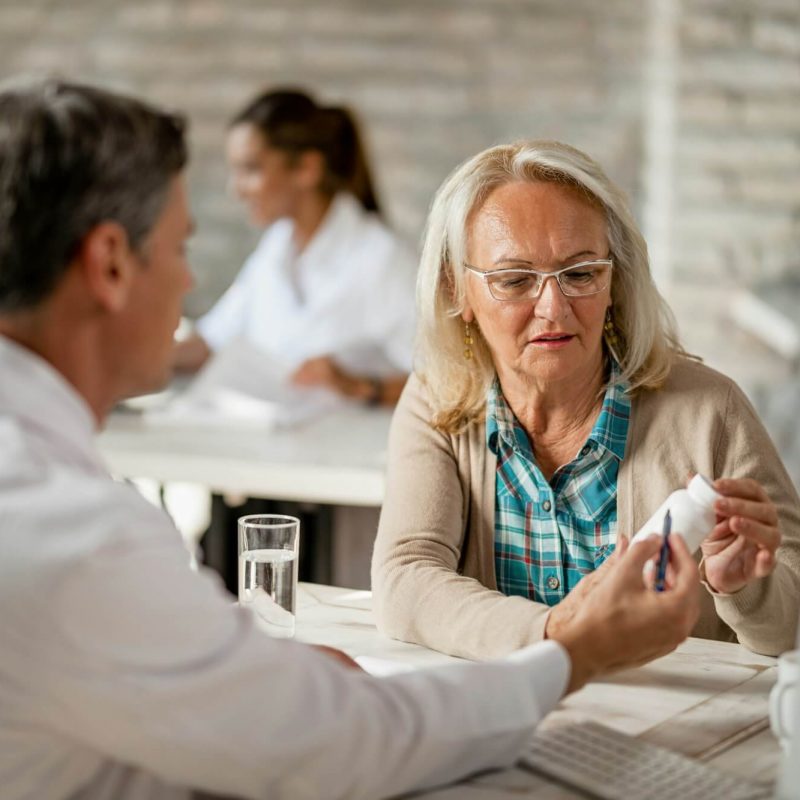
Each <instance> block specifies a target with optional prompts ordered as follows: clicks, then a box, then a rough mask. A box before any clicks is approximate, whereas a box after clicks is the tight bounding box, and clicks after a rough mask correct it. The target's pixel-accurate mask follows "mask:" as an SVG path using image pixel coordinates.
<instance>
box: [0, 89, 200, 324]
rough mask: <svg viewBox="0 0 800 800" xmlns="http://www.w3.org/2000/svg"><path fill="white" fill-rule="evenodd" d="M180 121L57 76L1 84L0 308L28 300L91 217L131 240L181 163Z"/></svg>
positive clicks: (149, 223)
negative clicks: (113, 224) (114, 224)
mask: <svg viewBox="0 0 800 800" xmlns="http://www.w3.org/2000/svg"><path fill="white" fill-rule="evenodd" d="M184 127H185V125H184V121H183V119H182V118H181V117H177V116H174V115H171V114H167V113H164V112H162V111H159V110H158V109H156V108H154V107H152V106H149V105H147V104H145V103H142V102H140V101H138V100H134V99H132V98H128V97H124V96H122V95H119V94H115V93H112V92H109V91H106V90H103V89H99V88H96V87H92V86H85V85H81V84H77V83H70V82H65V81H60V80H55V79H38V80H16V81H13V82H7V83H4V84H2V85H0V311H18V310H24V309H27V308H32V307H34V306H36V305H37V304H38V303H40V302H41V301H42V300H44V299H45V298H46V297H47V296H48V295H49V294H50V293H51V292H52V291H53V289H54V288H55V286H56V285H57V284H58V282H59V281H60V279H61V277H62V276H63V274H64V272H65V270H66V269H67V267H68V265H69V263H70V261H71V260H72V258H73V257H74V255H75V253H76V251H77V249H78V247H79V246H80V243H81V241H82V240H83V238H84V237H85V236H86V234H87V233H88V232H89V231H90V230H91V229H92V228H93V227H95V226H96V225H98V224H99V223H101V222H105V221H114V222H117V223H119V224H120V225H121V226H122V227H123V228H124V229H125V231H126V233H127V236H128V240H129V244H130V246H131V248H132V249H134V250H136V249H139V248H140V247H141V245H142V242H143V240H144V239H145V237H146V236H147V234H148V232H149V231H150V229H151V228H152V227H153V225H154V224H155V222H156V220H157V219H158V216H159V214H160V212H161V210H162V208H163V205H164V202H165V200H166V193H167V189H168V186H169V183H170V181H171V179H172V178H173V177H174V176H175V175H176V174H177V173H179V172H180V170H181V169H183V167H184V166H185V164H186V160H187V153H186V144H185V140H184Z"/></svg>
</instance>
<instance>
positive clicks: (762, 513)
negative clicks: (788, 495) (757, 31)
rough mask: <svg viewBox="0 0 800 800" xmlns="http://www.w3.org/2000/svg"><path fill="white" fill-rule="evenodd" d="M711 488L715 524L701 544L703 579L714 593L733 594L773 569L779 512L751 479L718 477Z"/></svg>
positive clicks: (779, 538)
mask: <svg viewBox="0 0 800 800" xmlns="http://www.w3.org/2000/svg"><path fill="white" fill-rule="evenodd" d="M714 488H715V489H716V490H717V491H718V492H719V493H720V494H721V495H724V497H723V499H721V500H717V502H716V503H715V504H714V510H715V511H716V512H717V524H716V526H715V527H714V530H713V531H712V532H711V534H710V535H709V536H708V538H707V539H706V540H705V541H704V542H703V544H702V545H701V549H702V551H703V555H704V556H705V560H704V562H703V567H704V569H705V578H706V581H707V582H708V584H709V586H710V587H711V588H712V589H713V590H714V591H715V592H722V593H725V594H732V593H733V592H738V591H739V589H742V588H743V587H744V586H746V585H747V584H748V583H750V582H751V581H754V580H758V579H759V578H765V577H766V576H767V575H769V574H770V573H771V572H772V570H773V569H775V551H776V550H777V549H778V547H779V546H780V543H781V532H780V531H779V530H778V511H777V509H776V508H775V505H774V503H773V502H772V501H771V500H770V499H769V497H768V496H767V493H766V492H765V491H764V489H763V487H762V486H761V484H760V483H758V482H757V481H754V480H751V479H750V478H741V479H733V478H721V479H720V480H717V481H714Z"/></svg>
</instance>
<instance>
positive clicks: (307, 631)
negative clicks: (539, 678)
mask: <svg viewBox="0 0 800 800" xmlns="http://www.w3.org/2000/svg"><path fill="white" fill-rule="evenodd" d="M371 604H372V601H371V594H370V592H367V591H354V590H348V589H339V588H335V587H331V586H319V585H315V584H301V585H300V589H299V592H298V613H297V634H296V636H297V639H299V640H301V641H305V642H312V643H315V644H327V645H330V646H332V647H338V648H339V649H341V650H344V651H345V652H347V653H348V654H349V655H351V656H361V655H368V656H373V657H376V658H381V659H384V660H389V661H399V662H403V663H407V664H412V665H414V666H418V667H425V666H433V665H437V664H445V663H449V662H456V661H458V659H454V658H452V657H450V656H446V655H442V654H441V653H436V652H434V651H432V650H427V649H426V648H424V647H418V646H416V645H410V644H405V643H403V642H396V641H393V640H391V639H388V638H386V637H384V636H382V635H381V634H379V633H378V631H377V630H376V628H375V624H374V622H373V619H372V611H371ZM775 680H776V668H775V659H773V658H767V657H765V656H759V655H755V654H754V653H751V652H750V651H749V650H746V649H745V648H744V647H741V646H740V645H733V644H727V643H723V642H711V641H706V640H703V639H689V640H688V641H687V642H685V643H684V644H683V645H682V646H681V647H679V648H678V650H677V651H676V652H674V653H672V654H671V655H668V656H666V657H664V658H661V659H659V660H657V661H654V662H653V663H651V664H648V665H647V666H645V667H640V668H638V669H634V670H628V671H625V672H620V673H617V674H615V675H613V676H610V677H608V678H606V679H604V680H601V681H597V682H595V683H592V684H590V685H589V686H587V687H585V688H584V689H582V690H581V691H580V692H576V693H575V694H573V695H571V696H570V697H568V698H567V699H566V700H565V701H564V702H562V703H561V704H560V705H559V706H558V708H557V709H556V710H555V711H554V712H553V713H552V714H550V715H549V716H548V717H547V719H546V720H545V721H544V723H543V725H545V726H553V725H559V724H564V722H567V721H572V720H580V719H592V720H595V721H597V722H600V723H602V724H603V725H607V726H609V727H611V728H615V729H617V730H619V731H622V732H624V733H627V734H630V735H633V736H637V737H640V738H642V739H645V740H647V741H649V742H652V743H653V744H658V745H661V746H663V747H667V748H669V749H671V750H675V751H677V752H680V753H683V754H684V755H687V756H690V757H691V758H697V759H700V760H702V761H705V762H708V763H710V764H712V765H714V766H715V767H717V768H718V769H721V770H723V771H725V772H730V773H733V774H736V775H741V776H743V777H746V778H748V779H749V780H757V781H773V780H774V779H775V777H776V775H777V770H778V763H779V760H780V748H779V746H778V743H777V741H776V740H775V738H774V737H773V736H772V734H771V733H770V731H769V723H768V711H767V697H768V694H769V690H770V689H771V687H772V685H773V684H774V682H775ZM520 795H524V796H525V797H535V798H548V800H555V799H556V798H577V797H583V795H578V794H574V793H572V792H571V791H569V790H567V789H565V788H563V787H561V786H558V785H555V784H551V783H549V782H548V781H546V780H544V779H543V778H539V777H536V776H534V775H532V774H529V773H527V772H523V771H522V770H516V769H512V770H504V771H502V772H495V773H490V774H486V775H482V776H479V777H476V778H473V779H471V780H469V781H467V782H465V783H462V784H459V785H458V786H453V787H449V788H446V789H441V790H438V791H435V792H432V793H427V794H425V797H426V798H435V799H436V800H461V799H462V798H467V800H491V799H492V798H498V799H499V798H510V797H512V796H520Z"/></svg>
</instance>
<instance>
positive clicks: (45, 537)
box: [0, 81, 698, 800]
mask: <svg viewBox="0 0 800 800" xmlns="http://www.w3.org/2000/svg"><path fill="white" fill-rule="evenodd" d="M182 128H183V124H182V122H181V121H180V120H179V119H177V118H175V117H172V116H169V115H166V114H163V113H161V112H159V111H157V110H155V109H153V108H150V107H148V106H145V105H143V104H141V103H139V102H137V101H134V100H131V99H126V98H123V97H120V96H116V95H112V94H109V93H106V92H103V91H100V90H97V89H92V88H90V87H85V86H78V85H74V84H68V83H62V82H56V81H45V82H35V83H27V84H12V85H8V86H6V87H5V88H4V89H2V90H0V608H2V613H1V614H0V787H2V791H1V792H0V793H1V794H2V797H3V798H4V800H21V798H36V800H50V799H52V800H58V799H60V798H73V800H75V799H78V798H92V799H93V800H96V799H98V798H102V799H103V800H105V799H106V798H108V800H110V799H111V798H115V800H120V799H122V800H144V798H185V797H187V796H188V795H189V793H190V791H191V790H192V789H198V790H204V791H206V792H212V793H218V794H232V795H235V796H237V797H245V798H266V797H270V798H293V799H296V798H323V797H324V798H339V797H365V798H366V797H383V796H390V795H395V794H397V793H399V792H402V791H406V790H410V789H412V788H419V787H425V786H432V785H436V784H441V783H445V782H449V781H452V780H455V779H457V778H459V777H461V776H463V775H466V774H469V773H471V772H474V771H477V770H480V769H485V768H488V767H499V766H504V765H508V764H511V763H513V762H514V760H515V759H516V758H517V757H518V755H519V754H520V753H521V752H522V750H523V749H524V746H525V742H526V738H527V736H528V734H529V732H530V730H531V728H532V727H533V726H534V725H535V724H536V723H537V722H538V721H539V720H540V719H541V717H542V716H543V715H545V714H546V713H547V712H548V711H549V710H550V709H551V708H552V707H553V706H554V705H555V703H556V702H557V701H558V700H559V698H560V697H561V696H562V695H563V694H564V692H565V691H570V690H573V689H576V688H579V687H580V686H581V685H583V683H585V681H586V680H588V679H589V678H590V677H592V676H593V675H595V674H597V673H598V672H600V671H603V670H606V669H609V668H611V667H616V666H623V665H629V664H632V663H636V662H640V661H645V660H648V659H650V658H653V657H655V656H657V655H660V654H662V653H665V652H667V651H669V650H671V649H672V648H673V647H674V646H675V645H676V644H677V643H678V642H679V641H681V640H682V639H683V638H684V637H685V636H686V635H687V634H688V631H689V630H690V629H691V627H692V625H693V623H694V620H695V619H696V616H697V612H698V609H697V597H698V592H697V582H698V577H697V570H696V567H695V565H694V562H693V561H692V559H691V558H690V557H689V554H688V553H687V552H686V549H685V547H684V546H683V545H682V544H681V542H680V541H677V542H676V545H675V548H674V556H673V564H672V566H673V571H674V578H673V588H672V590H671V591H668V592H664V593H661V594H657V593H655V592H652V591H649V590H647V589H646V588H645V587H644V585H643V583H642V578H641V575H642V567H643V566H644V564H645V562H646V561H647V560H648V559H649V558H651V557H652V556H653V555H654V554H655V553H656V552H657V550H658V547H659V545H658V542H657V541H652V542H647V543H645V544H643V545H637V546H636V547H633V548H631V549H630V550H629V551H628V552H627V554H625V555H621V556H615V558H614V559H613V561H612V563H611V565H610V566H609V567H607V568H606V569H605V573H604V578H603V579H602V580H596V581H595V582H594V583H593V584H592V587H593V588H592V602H590V603H589V602H584V603H582V604H580V605H578V604H577V603H576V606H575V616H574V621H573V624H572V625H571V626H570V625H567V626H566V630H565V632H564V633H563V635H562V636H561V639H560V641H559V642H555V641H550V642H545V643H543V644H540V645H537V646H534V647H530V648H527V649H525V650H521V651H519V652H517V653H514V654H513V655H511V656H509V657H508V659H507V660H505V661H502V662H496V663H486V664H465V665H464V666H463V667H462V666H459V667H451V668H446V669H441V670H432V671H428V672H419V673H410V674H403V675H397V676H393V677H391V678H384V679H377V678H372V677H370V676H368V675H366V674H364V673H362V672H360V671H358V670H356V669H353V668H351V667H350V666H348V665H347V663H346V657H344V656H337V655H336V654H331V653H325V652H322V651H320V650H316V649H314V648H311V647H308V646H304V645H300V644H297V643H293V642H286V641H275V640H271V639H269V638H268V637H266V636H265V635H264V634H263V633H261V632H259V631H258V630H256V629H255V627H254V625H253V622H252V620H251V618H250V616H249V615H248V613H247V612H245V611H243V610H241V609H239V608H236V607H234V606H233V605H232V604H231V603H230V601H229V598H228V597H227V595H225V593H224V592H223V590H222V589H221V587H220V585H219V583H218V581H217V579H216V578H213V577H211V575H209V574H207V573H202V574H200V575H197V574H195V573H192V572H190V571H189V569H188V567H187V558H186V554H185V552H184V550H183V549H182V545H181V542H180V539H179V537H178V535H177V534H176V532H175V531H174V529H173V528H172V526H171V524H170V523H169V521H168V520H167V519H166V518H165V517H164V516H163V515H162V514H161V513H160V512H159V511H158V510H157V509H155V508H153V507H151V506H150V505H148V504H147V503H146V502H145V501H143V500H142V499H141V498H140V497H139V496H138V495H137V494H136V493H135V491H134V490H133V489H132V488H130V487H129V486H127V485H125V484H120V483H115V482H114V481H113V480H112V479H111V478H110V477H109V476H108V474H107V472H106V470H105V468H104V467H103V464H102V463H101V461H100V459H99V457H98V455H97V453H96V452H95V449H94V446H93V441H92V439H93V435H94V432H95V430H96V429H97V427H98V426H99V425H100V424H102V421H103V419H104V418H105V416H106V415H107V414H108V412H109V410H110V409H111V408H112V406H113V405H114V404H115V403H116V402H117V401H118V400H119V399H120V398H122V397H125V396H128V395H131V394H133V393H136V392H141V391H146V390H150V389H153V388H155V387H156V386H158V385H160V384H161V383H162V382H163V381H165V380H166V379H167V377H168V375H169V372H170V365H171V356H172V335H173V331H174V328H175V326H176V325H177V323H178V318H179V315H180V309H181V298H182V297H183V294H184V293H185V291H186V290H187V289H188V288H189V286H190V284H191V276H190V272H189V267H188V264H187V262H186V256H185V251H184V243H185V240H186V238H187V236H188V235H189V233H190V230H191V221H190V218H189V213H188V208H187V201H186V193H185V186H184V179H183V168H184V165H185V160H186V154H185V147H184V142H183V131H182ZM623 550H624V548H623ZM574 594H575V595H576V596H577V595H578V594H579V592H577V591H576V592H575V593H574ZM584 599H585V598H584Z"/></svg>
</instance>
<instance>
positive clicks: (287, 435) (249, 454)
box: [98, 405, 392, 587]
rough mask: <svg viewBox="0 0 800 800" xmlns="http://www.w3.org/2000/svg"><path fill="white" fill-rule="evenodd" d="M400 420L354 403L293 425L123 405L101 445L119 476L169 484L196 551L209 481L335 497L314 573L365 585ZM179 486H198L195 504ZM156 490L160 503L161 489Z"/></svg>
mask: <svg viewBox="0 0 800 800" xmlns="http://www.w3.org/2000/svg"><path fill="white" fill-rule="evenodd" d="M391 417H392V412H391V410H386V409H371V408H365V407H362V406H357V405H353V406H346V407H343V408H341V409H337V410H335V411H330V412H328V413H325V414H323V415H322V416H318V417H316V418H314V419H309V420H307V421H305V422H302V423H298V424H296V425H294V426H292V427H269V426H267V425H259V424H256V423H244V422H243V421H241V420H236V421H235V422H232V423H231V424H229V425H225V424H222V423H217V422H215V423H214V424H211V425H202V424H194V423H190V422H189V421H188V420H179V419H176V420H173V421H168V420H164V419H159V420H158V421H152V422H151V421H150V420H149V419H148V417H147V415H145V414H142V413H134V412H115V413H113V414H112V415H111V417H110V418H109V420H108V424H107V426H106V429H105V431H104V432H103V433H102V434H101V435H100V437H99V440H98V444H99V447H100V451H101V453H102V455H103V458H104V459H105V462H106V464H107V466H108V467H109V469H110V470H111V472H112V473H113V474H115V475H117V476H120V477H124V478H145V479H149V481H150V482H153V481H154V482H156V483H157V484H159V485H161V486H163V485H165V484H166V485H167V486H168V489H167V497H166V499H167V506H168V508H169V511H170V513H171V514H172V516H173V518H174V519H175V522H176V524H177V525H178V528H179V529H180V530H181V532H182V534H183V536H184V539H185V540H186V541H187V544H188V546H189V548H190V550H194V548H195V546H196V542H197V539H198V537H199V536H200V535H201V534H202V532H203V531H204V530H205V529H206V527H207V526H208V524H209V521H210V498H209V495H208V494H204V493H203V490H202V489H201V488H200V487H205V489H207V490H208V491H210V492H215V493H217V494H220V495H236V496H240V497H258V498H265V499H268V500H291V501H298V502H305V503H314V504H317V503H324V504H329V505H330V506H331V507H332V508H331V509H330V512H329V516H328V517H326V518H328V519H330V522H329V523H327V524H328V525H330V536H326V537H322V538H321V539H319V540H318V542H317V544H316V547H317V552H318V553H319V555H318V557H317V559H316V561H315V564H316V566H315V567H314V570H315V571H314V575H313V577H314V578H315V579H316V580H324V581H331V582H336V583H342V584H346V585H350V586H364V587H365V586H369V569H370V554H371V553H372V542H373V539H374V536H375V531H376V530H377V527H378V513H379V510H380V506H381V503H382V502H383V494H384V488H385V476H384V472H385V463H386V446H387V440H388V437H389V424H390V422H391ZM176 484H183V485H184V488H185V484H196V485H199V486H195V487H194V488H193V489H192V488H191V487H190V489H191V491H190V492H189V494H190V501H189V502H186V499H185V492H184V493H181V492H180V491H177V490H179V489H180V488H181V487H180V486H177V485H176ZM170 492H172V493H171V494H170ZM198 493H199V495H200V497H198ZM150 494H151V499H154V500H156V495H157V486H155V485H153V486H151V492H150ZM176 494H177V498H176ZM162 499H163V498H162ZM228 527H229V526H228V525H227V524H226V526H225V528H226V530H227V528H228ZM233 528H234V531H235V523H233ZM215 531H217V532H216V533H214V534H213V535H212V541H211V543H210V544H207V548H206V549H207V552H206V556H207V557H208V556H209V553H211V560H212V561H213V562H214V563H215V564H216V565H217V566H218V568H220V569H221V570H222V571H223V572H226V571H227V570H228V569H230V568H232V567H230V566H227V567H226V566H224V565H223V564H228V563H229V562H230V557H229V556H228V555H220V553H221V552H223V551H224V550H225V547H224V546H223V545H222V544H221V543H220V534H219V533H218V531H219V528H218V527H217V528H215ZM302 535H303V532H302V531H301V542H302ZM301 546H302V544H301Z"/></svg>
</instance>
